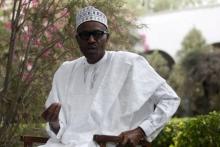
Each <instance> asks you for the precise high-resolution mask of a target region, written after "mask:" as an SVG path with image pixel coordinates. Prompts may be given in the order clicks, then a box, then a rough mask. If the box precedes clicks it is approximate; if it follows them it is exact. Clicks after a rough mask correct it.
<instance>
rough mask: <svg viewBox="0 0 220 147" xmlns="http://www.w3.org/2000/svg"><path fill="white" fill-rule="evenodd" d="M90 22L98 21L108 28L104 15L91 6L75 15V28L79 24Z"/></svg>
mask: <svg viewBox="0 0 220 147" xmlns="http://www.w3.org/2000/svg"><path fill="white" fill-rule="evenodd" d="M90 20H93V21H98V22H100V23H102V24H104V25H105V26H106V27H108V25H107V17H106V16H105V14H104V13H102V12H101V11H100V10H98V9H96V8H95V7H93V6H88V7H85V8H83V9H82V10H80V11H79V12H78V13H77V14H76V28H77V27H78V26H79V25H80V24H82V23H84V22H86V21H90Z"/></svg>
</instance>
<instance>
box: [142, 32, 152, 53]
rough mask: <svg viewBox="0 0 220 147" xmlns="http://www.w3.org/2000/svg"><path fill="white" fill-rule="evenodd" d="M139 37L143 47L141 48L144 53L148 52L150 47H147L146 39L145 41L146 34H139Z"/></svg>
mask: <svg viewBox="0 0 220 147" xmlns="http://www.w3.org/2000/svg"><path fill="white" fill-rule="evenodd" d="M140 37H141V40H142V43H143V44H142V45H143V48H144V51H149V50H150V47H149V42H148V39H147V34H146V33H140Z"/></svg>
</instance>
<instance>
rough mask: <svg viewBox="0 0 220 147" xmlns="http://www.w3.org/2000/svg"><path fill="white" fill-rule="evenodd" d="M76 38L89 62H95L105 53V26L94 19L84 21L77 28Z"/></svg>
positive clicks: (106, 39)
mask: <svg viewBox="0 0 220 147" xmlns="http://www.w3.org/2000/svg"><path fill="white" fill-rule="evenodd" d="M76 40H77V42H78V45H79V48H80V51H81V52H82V53H83V54H84V56H85V57H86V59H87V61H88V62H89V63H91V64H93V63H96V62H97V61H99V60H100V59H101V58H102V57H103V56H104V54H105V45H106V43H107V41H108V34H107V28H106V27H105V25H103V24H102V23H99V22H96V21H88V22H84V23H83V24H81V25H80V26H79V27H78V29H77V35H76Z"/></svg>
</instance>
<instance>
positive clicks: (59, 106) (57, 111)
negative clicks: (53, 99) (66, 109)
mask: <svg viewBox="0 0 220 147" xmlns="http://www.w3.org/2000/svg"><path fill="white" fill-rule="evenodd" d="M60 109H61V105H60V104H59V105H57V107H56V109H55V110H54V112H53V115H52V116H51V120H50V121H57V120H58V117H59V113H60Z"/></svg>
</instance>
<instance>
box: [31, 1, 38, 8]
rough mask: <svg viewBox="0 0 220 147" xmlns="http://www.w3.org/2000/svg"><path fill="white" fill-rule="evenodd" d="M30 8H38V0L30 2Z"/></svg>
mask: <svg viewBox="0 0 220 147" xmlns="http://www.w3.org/2000/svg"><path fill="white" fill-rule="evenodd" d="M31 4H32V5H31V6H32V7H33V8H36V7H37V6H38V4H39V0H31Z"/></svg>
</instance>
